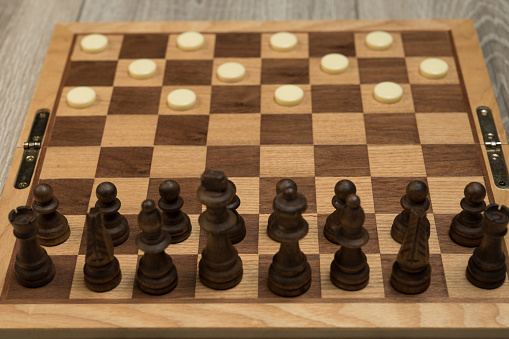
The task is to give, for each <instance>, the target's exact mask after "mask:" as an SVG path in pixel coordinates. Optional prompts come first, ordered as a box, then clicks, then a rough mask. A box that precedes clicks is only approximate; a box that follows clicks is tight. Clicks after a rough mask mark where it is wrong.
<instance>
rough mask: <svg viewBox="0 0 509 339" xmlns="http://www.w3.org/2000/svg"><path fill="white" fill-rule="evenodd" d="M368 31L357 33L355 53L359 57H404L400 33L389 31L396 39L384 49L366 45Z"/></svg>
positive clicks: (355, 35)
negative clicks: (379, 49)
mask: <svg viewBox="0 0 509 339" xmlns="http://www.w3.org/2000/svg"><path fill="white" fill-rule="evenodd" d="M368 33H369V32H366V33H355V34H354V40H355V54H356V55H357V57H358V58H402V57H404V56H405V51H404V49H403V40H402V39H401V34H400V33H394V32H388V33H389V34H390V35H392V38H393V39H394V40H393V42H392V46H391V47H390V48H389V49H386V50H383V51H377V50H372V49H369V48H368V46H367V45H366V35H368Z"/></svg>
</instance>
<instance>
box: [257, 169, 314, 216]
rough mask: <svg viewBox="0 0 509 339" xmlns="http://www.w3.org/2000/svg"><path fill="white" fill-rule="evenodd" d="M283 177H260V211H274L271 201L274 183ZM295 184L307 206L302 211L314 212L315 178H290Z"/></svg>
mask: <svg viewBox="0 0 509 339" xmlns="http://www.w3.org/2000/svg"><path fill="white" fill-rule="evenodd" d="M281 179H283V178H275V177H271V178H260V213H262V214H270V213H272V212H273V211H274V209H273V208H272V202H273V201H274V198H275V197H276V184H277V182H278V181H279V180H281ZM291 179H292V180H293V181H295V183H296V184H297V191H298V192H299V193H301V194H303V195H304V196H305V197H306V201H307V204H308V207H307V209H306V211H305V212H304V213H316V187H315V178H314V177H313V178H310V177H295V178H291Z"/></svg>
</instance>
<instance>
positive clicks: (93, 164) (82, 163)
mask: <svg viewBox="0 0 509 339" xmlns="http://www.w3.org/2000/svg"><path fill="white" fill-rule="evenodd" d="M100 149H101V148H100V147H99V146H97V147H96V146H87V147H48V148H47V151H46V156H45V157H44V166H43V168H42V172H41V179H61V178H65V179H88V178H94V177H95V171H96V168H97V162H98V160H99V152H100Z"/></svg>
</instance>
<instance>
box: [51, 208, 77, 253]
mask: <svg viewBox="0 0 509 339" xmlns="http://www.w3.org/2000/svg"><path fill="white" fill-rule="evenodd" d="M65 217H66V218H67V221H68V222H69V228H70V230H71V235H69V238H68V239H67V240H66V241H65V242H64V243H63V244H60V245H58V246H46V247H44V248H45V249H46V252H48V254H49V255H50V256H51V255H77V254H78V253H79V251H80V245H81V236H82V235H83V227H84V226H85V216H84V215H66V216H65Z"/></svg>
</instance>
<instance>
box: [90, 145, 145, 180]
mask: <svg viewBox="0 0 509 339" xmlns="http://www.w3.org/2000/svg"><path fill="white" fill-rule="evenodd" d="M153 151H154V148H153V147H102V148H101V153H100V154H99V162H98V164H97V171H96V173H95V176H96V177H97V178H136V177H148V176H150V165H151V163H152V153H153Z"/></svg>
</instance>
